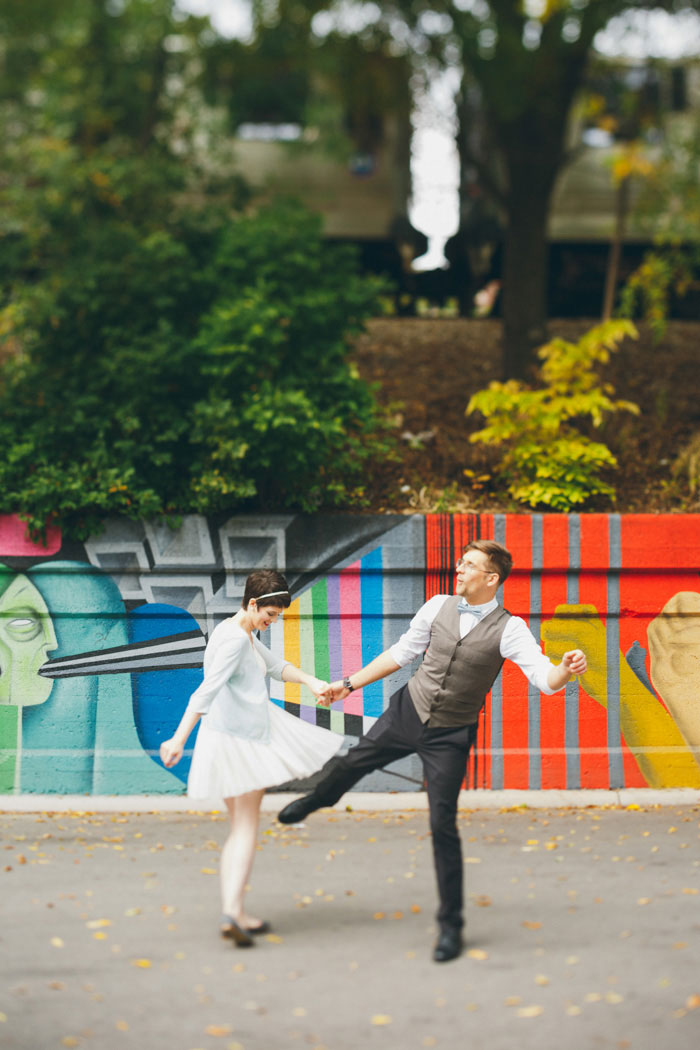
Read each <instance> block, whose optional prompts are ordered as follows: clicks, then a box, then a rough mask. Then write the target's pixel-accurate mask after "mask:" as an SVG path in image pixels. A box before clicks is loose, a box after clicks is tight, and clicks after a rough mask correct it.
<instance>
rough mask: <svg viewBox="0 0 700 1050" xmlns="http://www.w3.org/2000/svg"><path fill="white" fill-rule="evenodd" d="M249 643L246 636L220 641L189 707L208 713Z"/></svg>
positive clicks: (201, 712) (202, 713)
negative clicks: (244, 647)
mask: <svg viewBox="0 0 700 1050" xmlns="http://www.w3.org/2000/svg"><path fill="white" fill-rule="evenodd" d="M247 644H248V642H247V641H246V639H245V638H227V639H226V640H225V641H223V642H221V643H220V645H219V647H218V649H217V650H216V652H215V653H214V656H213V659H212V661H211V664H210V665H209V667H208V668H207V670H206V671H205V674H204V681H203V682H202V684H201V685H200V686H198V688H197V689H195V691H194V692H193V693H192V696H191V697H190V701H189V704H188V705H187V706H188V708H189V709H191V710H194V711H196V712H197V713H198V714H201V715H204V714H206V712H207V711H208V710H209V708H210V707H211V705H212V701H213V700H214V697H215V696H216V694H217V693H218V692H219V690H220V689H221V687H222V686H223V685H225V684H226V682H228V680H229V678H230V677H231V675H232V674H234V673H235V671H236V669H237V667H238V665H239V664H240V662H241V658H242V656H243V652H244V649H243V646H244V645H247Z"/></svg>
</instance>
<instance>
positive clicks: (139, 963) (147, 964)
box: [131, 959, 153, 970]
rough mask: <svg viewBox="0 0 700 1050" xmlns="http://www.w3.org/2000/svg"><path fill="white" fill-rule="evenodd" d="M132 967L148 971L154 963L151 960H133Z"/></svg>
mask: <svg viewBox="0 0 700 1050" xmlns="http://www.w3.org/2000/svg"><path fill="white" fill-rule="evenodd" d="M131 965H132V966H139V967H140V968H141V969H142V970H147V969H148V968H149V967H150V966H152V965H153V963H152V962H151V960H150V959H132V960H131Z"/></svg>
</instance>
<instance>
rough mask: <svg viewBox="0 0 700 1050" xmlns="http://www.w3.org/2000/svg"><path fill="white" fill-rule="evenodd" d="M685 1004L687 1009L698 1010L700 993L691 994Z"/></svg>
mask: <svg viewBox="0 0 700 1050" xmlns="http://www.w3.org/2000/svg"><path fill="white" fill-rule="evenodd" d="M685 1005H686V1009H687V1010H697V1009H698V1007H700V995H689V996H688V998H687V999H686V1001H685Z"/></svg>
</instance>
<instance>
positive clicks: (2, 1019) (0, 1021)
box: [0, 1013, 7, 1024]
mask: <svg viewBox="0 0 700 1050" xmlns="http://www.w3.org/2000/svg"><path fill="white" fill-rule="evenodd" d="M6 1021H7V1014H3V1013H0V1024H5V1022H6Z"/></svg>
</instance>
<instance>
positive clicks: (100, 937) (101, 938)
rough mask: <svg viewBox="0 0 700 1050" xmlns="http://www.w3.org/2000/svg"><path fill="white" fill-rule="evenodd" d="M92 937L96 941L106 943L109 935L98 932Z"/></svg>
mask: <svg viewBox="0 0 700 1050" xmlns="http://www.w3.org/2000/svg"><path fill="white" fill-rule="evenodd" d="M92 936H93V937H94V938H95V940H96V941H106V940H107V937H108V936H109V934H107V933H102V932H101V931H98V932H97V933H93V935H92Z"/></svg>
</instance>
